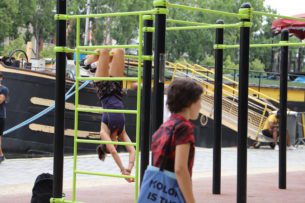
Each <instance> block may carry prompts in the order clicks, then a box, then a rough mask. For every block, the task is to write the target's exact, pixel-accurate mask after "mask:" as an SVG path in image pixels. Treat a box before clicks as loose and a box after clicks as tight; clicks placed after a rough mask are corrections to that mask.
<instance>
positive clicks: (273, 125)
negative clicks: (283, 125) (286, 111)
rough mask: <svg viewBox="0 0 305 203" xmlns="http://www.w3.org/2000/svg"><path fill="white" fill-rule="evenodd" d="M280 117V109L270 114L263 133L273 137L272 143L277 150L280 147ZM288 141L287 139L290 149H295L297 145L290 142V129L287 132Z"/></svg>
mask: <svg viewBox="0 0 305 203" xmlns="http://www.w3.org/2000/svg"><path fill="white" fill-rule="evenodd" d="M279 119H280V111H277V112H276V114H271V115H269V116H268V118H267V119H266V121H265V123H264V127H263V130H262V134H263V135H264V136H266V137H269V138H272V139H273V144H272V145H271V147H272V148H274V149H275V150H278V149H279V146H278V145H277V139H278V136H279V129H278V127H279V121H280V120H279ZM286 141H287V146H288V149H289V150H294V149H295V147H294V146H292V144H291V142H290V135H289V133H288V131H287V132H286Z"/></svg>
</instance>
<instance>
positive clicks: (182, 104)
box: [166, 79, 203, 113]
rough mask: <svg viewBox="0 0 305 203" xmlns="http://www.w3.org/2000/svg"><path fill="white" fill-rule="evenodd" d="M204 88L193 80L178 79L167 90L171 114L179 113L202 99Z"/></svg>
mask: <svg viewBox="0 0 305 203" xmlns="http://www.w3.org/2000/svg"><path fill="white" fill-rule="evenodd" d="M202 93H203V88H202V87H201V86H200V85H199V84H197V83H196V82H194V81H192V80H191V79H176V80H174V81H173V82H172V83H171V84H170V85H169V87H168V90H167V102H166V104H167V106H168V109H169V111H170V112H171V113H179V112H181V111H182V110H183V109H184V108H187V107H189V106H191V105H192V104H193V103H195V102H197V101H198V99H200V96H201V94H202Z"/></svg>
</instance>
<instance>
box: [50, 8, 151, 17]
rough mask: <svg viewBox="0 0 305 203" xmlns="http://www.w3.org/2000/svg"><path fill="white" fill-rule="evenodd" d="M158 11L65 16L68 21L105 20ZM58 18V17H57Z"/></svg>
mask: <svg viewBox="0 0 305 203" xmlns="http://www.w3.org/2000/svg"><path fill="white" fill-rule="evenodd" d="M155 13H156V10H155V9H153V10H147V11H131V12H117V13H100V14H86V15H65V16H66V19H65V20H69V19H77V18H103V17H117V16H139V15H150V14H151V15H152V14H155ZM57 16H58V15H57ZM63 18H64V17H61V16H59V17H56V18H55V19H61V20H64V19H63Z"/></svg>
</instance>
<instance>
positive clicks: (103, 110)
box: [77, 108, 138, 114]
mask: <svg viewBox="0 0 305 203" xmlns="http://www.w3.org/2000/svg"><path fill="white" fill-rule="evenodd" d="M77 110H78V111H81V112H88V113H124V114H137V113H138V112H137V110H126V109H125V110H118V109H102V108H77Z"/></svg>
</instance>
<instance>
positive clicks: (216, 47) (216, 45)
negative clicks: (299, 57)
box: [214, 42, 305, 49]
mask: <svg viewBox="0 0 305 203" xmlns="http://www.w3.org/2000/svg"><path fill="white" fill-rule="evenodd" d="M285 46H288V47H289V46H305V43H283V42H281V43H278V44H250V48H261V47H265V48H268V47H270V48H272V47H285ZM235 48H239V45H238V44H235V45H222V44H215V45H214V49H235Z"/></svg>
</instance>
